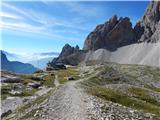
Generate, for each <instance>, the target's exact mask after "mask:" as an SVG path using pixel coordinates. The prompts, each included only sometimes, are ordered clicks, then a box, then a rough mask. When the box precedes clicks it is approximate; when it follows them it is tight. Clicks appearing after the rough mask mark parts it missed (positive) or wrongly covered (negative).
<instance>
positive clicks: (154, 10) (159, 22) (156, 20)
mask: <svg viewBox="0 0 160 120" xmlns="http://www.w3.org/2000/svg"><path fill="white" fill-rule="evenodd" d="M134 31H135V33H136V39H137V41H138V42H152V43H153V42H157V41H159V40H160V34H159V33H160V1H151V2H150V4H149V5H148V7H147V9H146V11H145V13H144V16H143V17H142V18H141V20H140V21H139V22H138V23H137V24H136V26H135V28H134Z"/></svg>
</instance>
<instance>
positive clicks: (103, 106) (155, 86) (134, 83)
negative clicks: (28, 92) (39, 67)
mask: <svg viewBox="0 0 160 120" xmlns="http://www.w3.org/2000/svg"><path fill="white" fill-rule="evenodd" d="M41 74H50V75H52V74H54V77H53V78H52V79H50V82H49V84H51V83H53V85H52V86H48V87H47V89H48V91H47V92H46V93H45V92H44V94H41V95H40V96H38V97H36V98H35V99H31V100H28V101H29V102H25V103H23V104H24V105H22V104H21V105H20V106H18V107H17V108H16V109H14V110H12V112H10V113H8V114H9V115H6V116H5V117H3V119H19V120H21V119H25V120H26V119H28V120H31V119H33V120H35V119H42V120H46V119H49V120H92V119H97V120H100V119H111V120H113V119H120V120H123V119H135V120H136V119H146V120H154V119H159V117H160V116H159V114H160V113H159V112H160V69H159V68H157V67H150V66H140V65H126V64H124V65H120V64H115V63H104V64H96V63H95V61H90V62H88V63H87V66H85V65H81V66H80V67H69V68H67V69H66V70H58V71H51V72H49V73H41ZM70 76H72V77H73V78H74V80H71V81H68V80H67V78H68V77H70ZM45 79H46V78H44V80H45ZM46 82H47V80H46ZM47 83H48V82H47ZM49 84H46V83H43V85H49ZM42 91H44V90H42ZM39 93H41V92H39ZM2 107H3V106H2Z"/></svg>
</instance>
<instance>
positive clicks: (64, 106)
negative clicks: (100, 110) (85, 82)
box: [40, 77, 87, 120]
mask: <svg viewBox="0 0 160 120" xmlns="http://www.w3.org/2000/svg"><path fill="white" fill-rule="evenodd" d="M79 81H80V80H78V81H69V82H67V83H66V84H64V85H59V82H58V79H57V77H56V79H55V83H56V86H57V87H58V86H59V87H58V89H57V90H56V91H55V93H54V94H53V95H51V96H50V97H49V99H48V100H47V101H46V103H45V104H44V105H43V106H44V108H43V110H42V113H40V114H41V118H40V120H86V119H87V107H86V103H85V99H84V98H85V97H84V93H83V91H82V90H81V89H80V88H79V87H77V83H78V82H79Z"/></svg>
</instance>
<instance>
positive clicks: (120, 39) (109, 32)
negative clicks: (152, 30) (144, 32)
mask: <svg viewBox="0 0 160 120" xmlns="http://www.w3.org/2000/svg"><path fill="white" fill-rule="evenodd" d="M134 42H135V34H134V30H133V29H132V24H131V22H130V19H129V18H128V17H125V18H119V19H118V18H117V16H116V15H115V16H113V17H112V18H111V19H110V20H109V21H107V22H106V23H104V24H101V25H98V26H97V27H96V28H95V30H94V31H93V32H91V33H90V34H89V35H88V37H87V39H86V40H85V43H84V47H83V49H84V50H97V49H99V48H105V49H108V50H110V51H114V50H116V49H117V48H118V47H121V46H124V45H128V44H132V43H134Z"/></svg>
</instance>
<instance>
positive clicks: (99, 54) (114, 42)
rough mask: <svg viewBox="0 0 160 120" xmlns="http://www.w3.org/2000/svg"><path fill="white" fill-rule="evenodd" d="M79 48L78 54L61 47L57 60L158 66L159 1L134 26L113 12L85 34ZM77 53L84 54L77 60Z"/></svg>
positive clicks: (152, 2) (159, 50)
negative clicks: (81, 47)
mask: <svg viewBox="0 0 160 120" xmlns="http://www.w3.org/2000/svg"><path fill="white" fill-rule="evenodd" d="M64 48H65V46H64V47H63V49H64ZM69 48H70V49H73V48H72V47H71V46H70V47H69ZM67 51H68V50H67ZM79 51H81V52H78V54H77V53H74V52H71V53H69V55H67V56H64V55H65V53H66V50H65V51H64V50H62V52H61V54H60V56H59V57H58V58H57V59H58V60H61V61H60V62H63V63H65V64H70V65H77V64H79V63H80V62H83V61H85V62H88V61H97V62H100V63H103V62H117V63H122V64H144V65H153V66H160V1H151V2H150V4H149V5H148V7H147V9H146V12H145V13H144V15H143V17H142V19H141V20H140V21H139V22H138V23H137V24H136V25H135V27H134V28H132V23H131V22H130V19H129V18H128V17H124V18H122V17H120V18H119V19H118V18H117V16H116V15H114V16H113V17H112V18H111V19H109V21H107V22H105V23H104V24H100V25H97V27H96V28H95V29H94V30H93V31H92V32H90V34H89V35H88V36H87V38H86V40H85V42H84V46H83V50H79ZM69 56H70V57H69ZM72 56H76V57H72ZM77 56H83V57H81V59H76V58H78V57H77ZM68 58H69V59H68ZM55 60H56V59H54V60H53V61H52V63H54V62H55ZM66 61H67V62H66ZM68 61H69V62H68ZM75 63H76V64H75Z"/></svg>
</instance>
